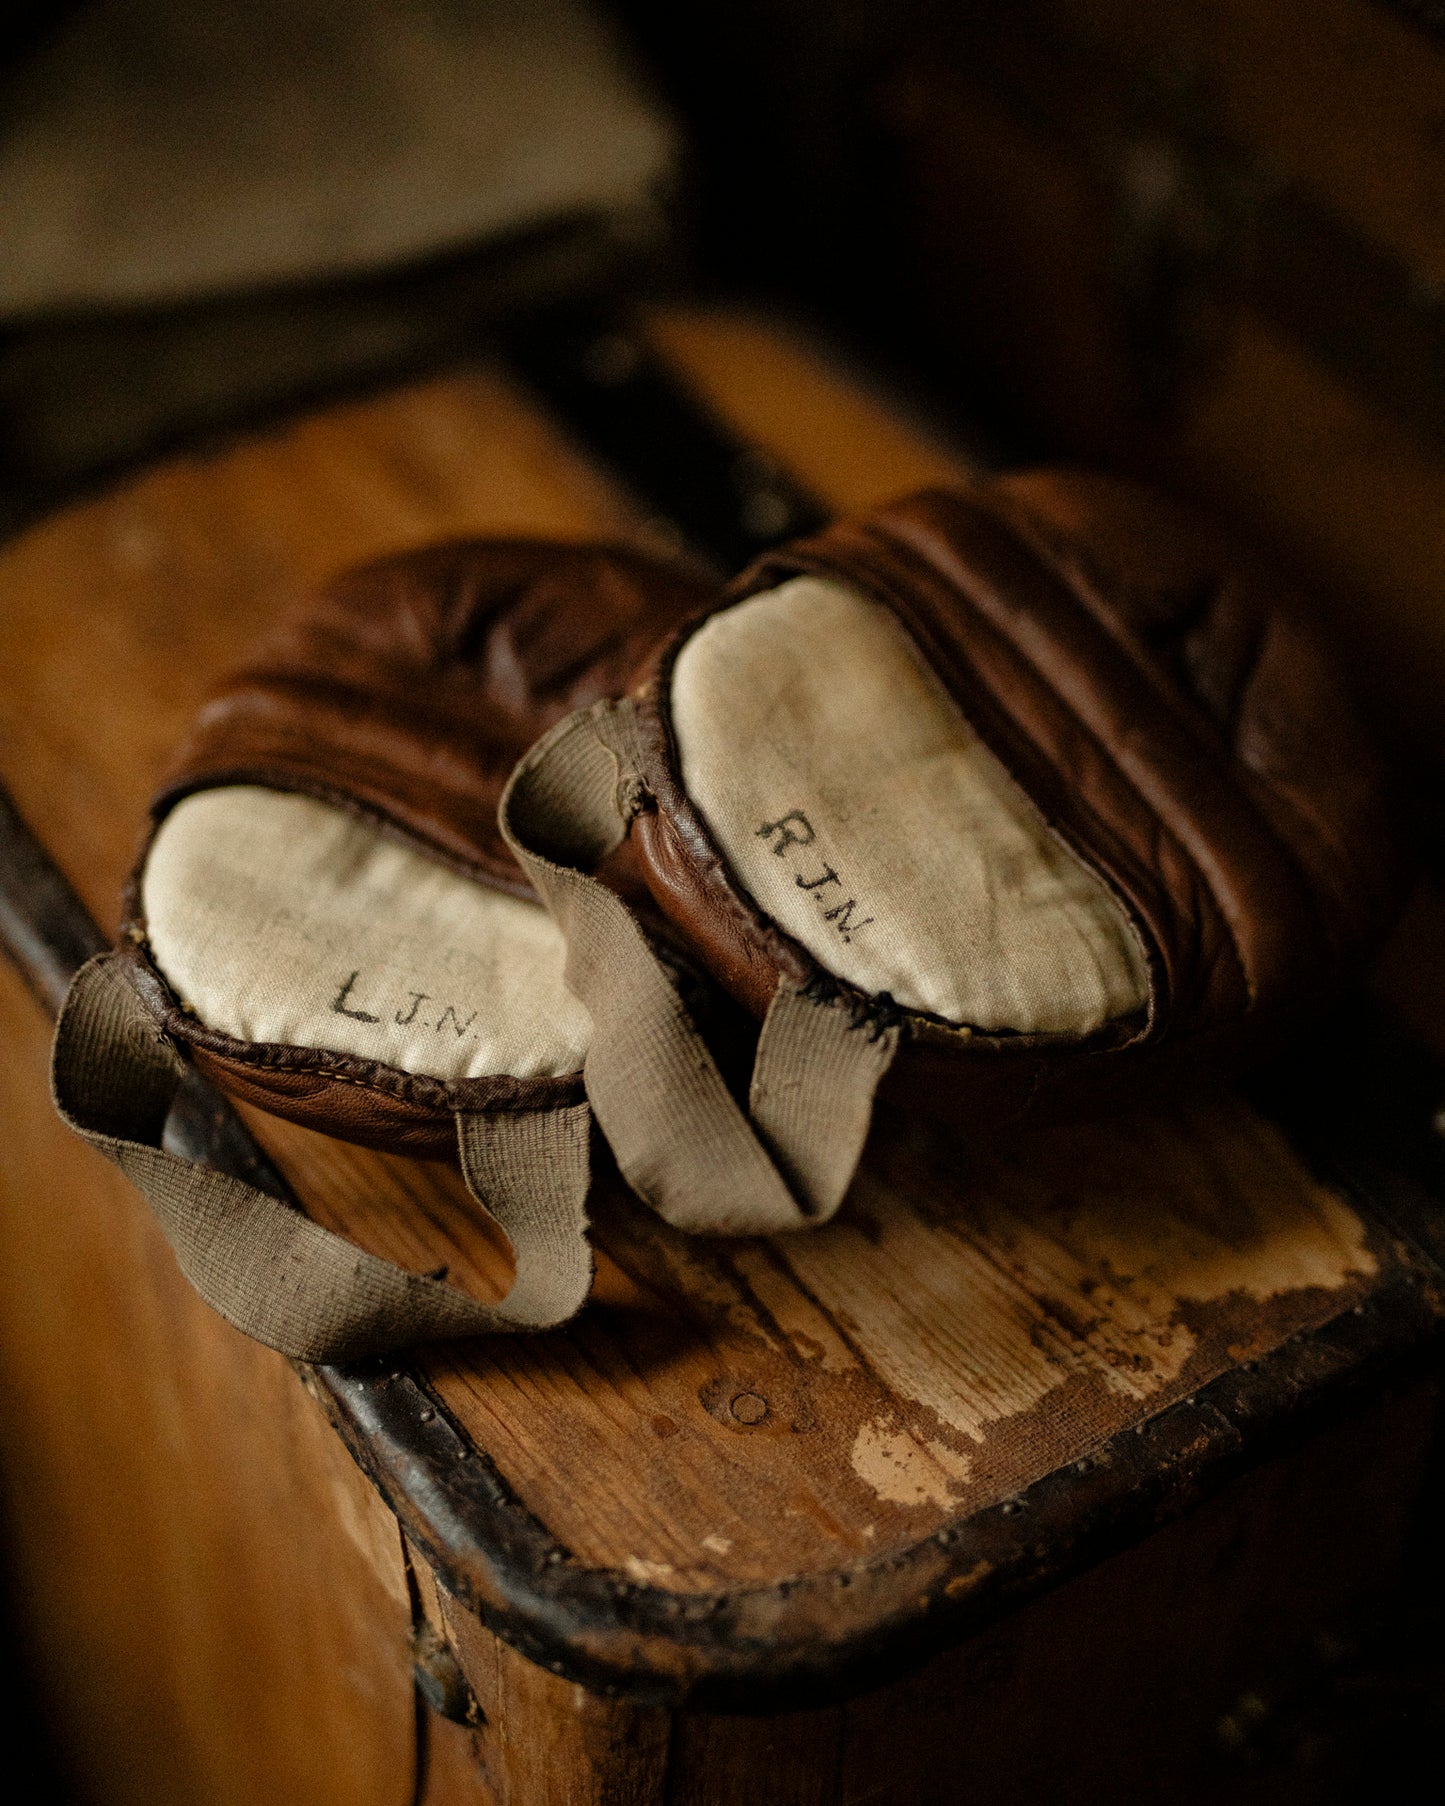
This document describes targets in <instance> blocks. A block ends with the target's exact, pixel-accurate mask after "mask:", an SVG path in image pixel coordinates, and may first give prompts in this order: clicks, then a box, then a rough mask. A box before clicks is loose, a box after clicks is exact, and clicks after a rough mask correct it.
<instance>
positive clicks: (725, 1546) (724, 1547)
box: [702, 1533, 733, 1555]
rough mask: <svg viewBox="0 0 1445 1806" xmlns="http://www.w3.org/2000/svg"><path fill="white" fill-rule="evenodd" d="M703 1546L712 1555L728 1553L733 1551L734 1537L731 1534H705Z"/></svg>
mask: <svg viewBox="0 0 1445 1806" xmlns="http://www.w3.org/2000/svg"><path fill="white" fill-rule="evenodd" d="M702 1546H703V1548H704V1549H706V1550H707V1552H708V1553H709V1554H710V1555H728V1554H730V1553H731V1552H732V1546H733V1539H732V1538H731V1537H730V1536H718V1535H717V1534H716V1533H714V1534H713V1535H712V1536H705V1537H704V1538H703V1539H702Z"/></svg>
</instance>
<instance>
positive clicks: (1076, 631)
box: [633, 471, 1407, 1120]
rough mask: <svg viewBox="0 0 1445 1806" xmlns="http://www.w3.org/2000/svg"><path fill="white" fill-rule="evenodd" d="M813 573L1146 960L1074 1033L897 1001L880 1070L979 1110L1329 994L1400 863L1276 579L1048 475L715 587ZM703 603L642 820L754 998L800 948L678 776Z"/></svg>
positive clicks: (650, 736) (659, 701) (641, 834)
mask: <svg viewBox="0 0 1445 1806" xmlns="http://www.w3.org/2000/svg"><path fill="white" fill-rule="evenodd" d="M804 572H811V573H816V574H822V575H830V576H833V577H836V578H839V579H841V580H843V581H845V582H847V583H849V584H851V585H852V586H854V587H855V588H857V589H859V590H861V591H863V592H864V593H866V594H868V595H870V596H872V597H873V598H874V599H876V600H877V601H879V602H881V603H882V604H884V605H885V606H887V607H888V608H890V609H891V610H892V611H893V612H894V613H895V614H896V615H897V617H898V618H899V620H900V621H901V622H902V624H903V625H904V627H905V628H906V629H907V630H908V632H909V633H910V634H911V635H912V637H913V639H914V640H915V642H916V643H917V644H918V646H919V647H920V648H921V650H922V651H923V653H924V654H925V656H926V657H927V658H928V660H929V662H930V663H931V664H932V665H933V667H934V668H935V669H936V670H937V672H938V673H939V675H940V676H941V678H942V679H943V681H944V683H945V684H946V685H947V686H948V688H949V690H950V691H951V693H952V694H953V695H954V697H955V698H956V700H957V701H958V703H959V705H960V707H961V708H962V710H963V713H964V714H965V716H966V717H967V718H968V720H969V721H970V722H971V724H972V725H973V727H974V728H975V729H976V730H977V732H978V733H979V734H980V735H981V736H982V738H983V739H984V741H985V743H986V744H987V745H988V746H989V747H990V748H991V750H992V751H993V752H994V753H995V755H996V756H997V757H998V758H999V759H1000V760H1001V762H1002V763H1003V765H1004V766H1005V767H1006V769H1007V770H1008V771H1009V772H1010V773H1011V774H1012V775H1013V776H1014V778H1015V779H1016V780H1017V781H1018V782H1019V783H1020V784H1021V785H1022V787H1023V788H1024V790H1025V791H1026V792H1027V793H1028V794H1029V795H1030V796H1031V797H1032V799H1033V800H1034V802H1035V803H1036V804H1037V805H1038V806H1039V807H1040V809H1041V810H1042V811H1043V813H1044V815H1045V816H1046V818H1047V819H1048V821H1049V822H1050V824H1051V825H1052V826H1053V828H1054V829H1055V831H1056V832H1057V833H1058V834H1059V835H1060V836H1061V837H1062V838H1063V839H1064V840H1065V841H1066V842H1067V843H1068V844H1069V845H1070V846H1071V847H1072V848H1073V849H1074V851H1075V852H1076V853H1077V854H1078V855H1079V856H1080V857H1081V858H1082V859H1083V860H1084V862H1085V863H1086V864H1087V865H1088V866H1089V867H1090V868H1092V869H1093V870H1094V871H1095V872H1097V873H1098V874H1099V876H1100V877H1101V878H1102V879H1103V880H1104V882H1105V883H1106V884H1107V885H1108V886H1109V888H1110V889H1111V890H1112V891H1113V893H1114V894H1115V895H1116V896H1117V897H1118V898H1119V900H1120V901H1121V903H1122V904H1123V906H1124V908H1125V909H1126V910H1127V912H1128V914H1129V916H1130V918H1131V919H1132V921H1133V922H1134V924H1135V926H1136V928H1137V930H1138V932H1139V934H1140V938H1141V940H1142V942H1143V945H1144V947H1145V950H1146V954H1147V957H1148V962H1149V971H1150V981H1151V993H1152V996H1151V1003H1150V1007H1149V1010H1148V1012H1147V1018H1146V1019H1142V1020H1138V1021H1135V1022H1130V1023H1121V1024H1114V1025H1111V1026H1110V1027H1109V1028H1107V1029H1105V1030H1104V1031H1102V1032H1101V1033H1099V1034H1097V1035H1094V1036H1091V1037H1089V1038H1088V1040H1087V1041H1084V1042H1080V1043H1075V1044H1073V1045H1072V1046H1060V1045H1059V1044H1058V1042H1057V1041H1056V1040H1050V1041H1048V1042H1044V1041H1042V1040H1040V1039H1037V1038H1034V1037H1029V1036H1022V1035H1020V1036H1013V1037H1008V1036H984V1035H974V1036H973V1037H971V1038H970V1039H968V1040H967V1041H963V1040H961V1039H960V1038H959V1037H957V1036H950V1034H949V1031H947V1030H946V1029H944V1028H941V1027H939V1026H938V1025H932V1024H928V1023H926V1022H924V1021H922V1020H920V1019H916V1018H915V1019H913V1020H912V1021H911V1023H910V1027H911V1030H912V1036H911V1040H912V1046H911V1048H909V1049H906V1050H905V1053H906V1055H907V1056H908V1057H904V1058H900V1061H899V1063H898V1064H897V1065H896V1066H895V1068H894V1071H893V1073H892V1074H891V1075H890V1078H889V1080H888V1081H887V1085H886V1091H888V1092H892V1093H893V1094H895V1095H902V1094H903V1093H905V1092H907V1093H909V1094H910V1095H914V1096H917V1095H918V1093H919V1091H920V1089H921V1090H923V1091H926V1092H933V1091H937V1092H939V1093H941V1094H944V1095H947V1096H948V1097H950V1098H951V1099H953V1100H957V1101H958V1102H959V1103H960V1106H961V1107H962V1106H963V1105H964V1104H965V1103H966V1098H965V1097H964V1093H966V1092H970V1091H973V1090H976V1091H977V1092H978V1097H979V1099H980V1100H986V1101H982V1102H981V1108H982V1109H983V1110H984V1112H985V1114H986V1115H987V1117H988V1118H989V1119H990V1120H996V1119H997V1117H998V1116H999V1115H1000V1114H1001V1113H1002V1114H1016V1113H1017V1110H1018V1109H1021V1108H1023V1107H1024V1106H1025V1105H1026V1104H1027V1103H1028V1102H1029V1101H1030V1100H1031V1099H1032V1097H1033V1096H1034V1094H1035V1092H1037V1091H1038V1090H1039V1089H1040V1088H1047V1087H1048V1086H1049V1085H1051V1084H1052V1083H1053V1082H1054V1080H1055V1079H1056V1078H1057V1077H1058V1076H1060V1075H1061V1074H1065V1073H1074V1072H1077V1073H1080V1074H1086V1071H1087V1069H1088V1068H1091V1067H1098V1066H1100V1065H1103V1066H1105V1067H1112V1066H1115V1065H1116V1064H1117V1061H1116V1060H1115V1058H1114V1056H1115V1055H1116V1054H1117V1053H1119V1052H1121V1051H1124V1050H1128V1049H1144V1048H1147V1049H1149V1050H1151V1052H1152V1051H1154V1050H1165V1049H1172V1048H1173V1047H1175V1046H1179V1045H1183V1044H1185V1043H1187V1044H1189V1045H1190V1046H1191V1047H1192V1048H1194V1049H1196V1050H1207V1051H1211V1052H1217V1053H1219V1054H1220V1055H1221V1056H1223V1057H1239V1056H1240V1055H1242V1054H1244V1053H1245V1052H1246V1051H1248V1049H1249V1048H1250V1047H1252V1046H1259V1045H1263V1044H1264V1042H1265V1040H1266V1038H1267V1037H1268V1036H1270V1035H1271V1034H1272V1033H1274V1032H1277V1031H1278V1029H1279V1028H1280V1026H1281V1024H1282V1023H1283V1022H1285V1021H1286V1020H1287V1019H1288V1018H1290V1017H1292V1016H1295V1015H1297V1014H1299V1013H1300V1012H1302V1011H1306V1010H1308V1009H1310V1008H1311V1007H1318V1006H1320V1005H1322V1004H1323V1003H1325V1002H1326V1001H1327V1000H1328V999H1329V997H1330V996H1331V995H1333V994H1334V993H1335V991H1336V990H1337V989H1338V987H1339V986H1340V984H1341V983H1342V982H1343V980H1344V979H1345V978H1346V976H1347V975H1348V973H1349V971H1350V970H1351V968H1352V966H1353V965H1354V964H1355V963H1356V962H1358V960H1359V959H1360V958H1361V957H1362V955H1363V953H1364V951H1365V950H1366V949H1367V947H1368V946H1369V944H1370V942H1371V940H1372V938H1373V937H1374V936H1375V935H1377V934H1378V933H1379V932H1380V930H1381V929H1382V928H1383V927H1384V926H1385V925H1386V924H1387V923H1388V921H1389V918H1390V915H1391V912H1392V910H1393V908H1394V906H1395V904H1396V902H1397V900H1398V898H1399V896H1400V893H1401V889H1402V885H1403V881H1404V877H1405V871H1406V864H1407V860H1406V855H1405V851H1404V849H1405V845H1406V838H1407V837H1406V834H1405V831H1404V827H1403V823H1402V808H1401V803H1400V796H1399V790H1398V786H1397V785H1396V784H1395V783H1394V782H1393V781H1392V779H1391V777H1390V775H1389V774H1388V773H1387V771H1386V767H1385V764H1384V761H1383V759H1382V757H1381V755H1380V754H1379V752H1378V751H1377V749H1376V748H1375V746H1374V745H1373V744H1372V742H1371V740H1370V737H1369V735H1368V733H1367V732H1366V730H1365V729H1364V727H1363V726H1362V724H1361V722H1360V720H1359V718H1358V716H1357V715H1356V713H1355V711H1354V709H1353V707H1352V705H1351V703H1350V701H1349V699H1348V698H1347V696H1346V694H1345V692H1344V689H1343V687H1342V685H1341V684H1340V682H1339V680H1338V678H1337V676H1336V675H1335V674H1334V673H1333V672H1332V670H1331V669H1330V667H1329V665H1328V663H1327V661H1326V659H1325V657H1324V655H1323V653H1322V652H1321V650H1320V648H1319V646H1318V645H1317V644H1316V642H1315V640H1314V638H1313V636H1312V635H1311V633H1310V631H1309V630H1308V628H1307V626H1306V624H1305V621H1304V619H1303V618H1302V613H1301V609H1300V607H1299V604H1298V601H1297V600H1296V599H1295V598H1293V597H1291V596H1290V595H1289V593H1288V590H1287V586H1286V585H1285V584H1284V582H1283V581H1282V580H1281V579H1280V578H1279V576H1278V575H1277V574H1276V573H1274V572H1273V571H1271V570H1270V569H1269V567H1268V566H1267V565H1266V564H1265V563H1263V562H1261V561H1260V560H1259V559H1258V558H1257V557H1255V556H1254V555H1253V554H1252V553H1251V552H1249V551H1247V550H1245V549H1242V548H1240V547H1238V546H1236V545H1235V544H1233V543H1232V542H1231V541H1230V540H1229V539H1228V538H1227V537H1225V536H1224V535H1222V534H1221V533H1220V532H1219V531H1218V530H1216V529H1215V528H1213V527H1212V526H1210V525H1209V524H1207V523H1206V522H1203V521H1201V520H1200V519H1198V518H1197V517H1196V516H1194V515H1193V514H1191V513H1189V512H1188V511H1186V510H1184V509H1182V508H1179V507H1176V506H1175V505H1174V504H1172V503H1169V502H1166V501H1165V500H1163V499H1162V498H1160V497H1158V496H1156V495H1153V494H1152V493H1149V492H1147V491H1145V490H1143V489H1140V488H1138V487H1136V486H1134V485H1132V484H1127V483H1124V482H1119V481H1115V480H1112V479H1108V478H1104V477H1097V476H1089V475H1083V474H1078V473H1072V472H1066V471H1045V472H1035V473H1027V474H1022V475H1014V476H1009V477H1004V478H1000V479H996V480H994V481H991V482H989V483H986V484H983V485H980V486H979V487H978V488H976V489H974V490H971V491H969V492H967V493H962V492H959V493H954V492H947V491H925V492H923V493H921V494H918V495H914V496H911V497H908V498H906V499H904V500H903V501H900V502H898V503H895V504H893V505H892V506H890V507H887V508H884V509H882V510H880V511H878V512H877V513H875V514H873V515H871V516H868V517H866V518H863V519H860V520H856V521H846V522H842V523H838V524H836V525H834V526H832V527H830V528H828V529H826V530H825V531H824V532H822V533H820V534H818V535H816V536H815V537H813V538H811V539H808V540H805V541H802V542H800V543H798V544H795V545H793V546H791V547H787V548H784V549H783V550H781V551H779V552H775V553H772V554H770V555H768V556H766V557H765V558H764V559H762V560H761V561H760V562H759V563H758V564H757V565H755V566H754V567H753V568H752V570H750V571H749V572H748V573H746V575H745V576H744V577H743V578H742V579H741V580H740V581H739V582H738V583H737V584H736V585H735V586H734V587H733V590H732V591H731V593H730V595H729V597H728V598H727V601H726V602H725V603H724V604H723V606H727V605H729V604H730V603H732V602H734V601H737V600H740V599H741V598H742V597H744V596H746V595H750V594H753V593H755V592H757V591H760V590H765V589H769V588H772V587H774V586H776V585H777V584H779V583H781V582H784V581H785V580H786V579H787V578H789V577H791V576H795V575H798V574H800V573H804ZM695 625H696V624H689V626H688V627H687V628H686V629H684V630H683V631H682V633H680V634H679V635H678V636H676V637H675V638H674V640H673V641H672V642H671V643H670V644H669V646H668V647H667V648H665V649H664V650H663V652H662V653H661V654H660V655H659V659H658V664H657V669H656V673H655V675H654V677H653V678H652V680H651V682H650V683H649V685H648V688H647V691H646V693H645V695H644V697H643V701H642V708H641V711H640V713H641V722H640V737H641V748H642V755H643V768H644V776H645V779H646V782H647V784H648V786H649V788H650V790H651V792H652V795H653V799H654V802H655V807H654V808H653V809H652V810H650V811H648V812H645V813H643V814H642V815H640V816H639V817H638V818H637V820H636V822H635V823H634V826H633V841H634V844H635V846H636V849H637V855H638V858H639V861H640V863H641V864H642V867H643V869H644V872H645V875H646V878H647V881H648V884H649V886H650V888H651V889H652V892H653V894H654V896H655V898H656V900H657V902H658V904H659V906H660V907H661V908H662V909H663V911H664V912H665V913H666V914H667V915H668V916H669V917H670V919H671V920H672V921H673V922H674V924H675V925H676V926H677V928H678V929H679V931H681V932H682V933H684V934H685V935H686V936H687V938H688V939H689V941H690V942H691V944H692V946H693V947H694V948H695V949H696V950H697V952H698V954H699V956H700V957H701V958H702V960H703V961H704V963H705V964H706V965H707V967H708V968H709V970H711V972H712V973H713V975H714V976H715V977H716V978H718V980H719V981H720V982H721V983H722V984H724V985H725V986H726V987H727V988H728V989H729V990H730V991H731V992H732V993H733V994H734V995H735V996H736V997H738V998H739V999H740V1001H742V1002H743V1003H744V1004H745V1005H746V1006H747V1007H748V1008H749V1009H750V1010H751V1011H752V1012H753V1013H754V1014H755V1015H760V1014H761V1013H762V1012H763V1010H765V1009H766V1006H767V1002H768V999H769V998H770V997H771V995H772V992H773V990H774V988H775V987H776V984H777V982H778V978H779V975H780V974H786V975H787V976H788V978H789V979H790V980H792V981H793V982H797V981H799V980H800V979H801V978H803V977H805V976H806V975H807V974H808V973H809V972H810V971H811V972H814V973H816V967H815V966H814V964H813V962H812V960H811V957H810V956H809V955H808V954H807V953H806V952H805V951H804V949H802V948H801V947H800V946H798V945H797V944H796V943H795V942H793V941H792V940H791V939H790V938H789V937H788V936H787V935H785V934H784V933H783V932H782V931H781V930H780V929H779V928H778V927H777V925H776V924H775V923H773V922H772V921H770V920H769V919H768V918H767V917H766V916H764V915H762V914H761V912H760V911H759V910H758V909H757V908H756V906H755V905H754V904H753V902H752V900H751V899H750V898H749V897H748V896H747V895H746V893H745V892H744V890H743V889H742V887H741V886H740V884H739V883H738V882H737V880H736V879H735V877H734V875H733V874H732V873H731V872H730V871H729V869H728V867H727V864H726V862H725V860H724V859H723V857H722V855H721V853H720V851H719V850H718V848H717V847H716V845H715V844H714V843H713V841H712V840H711V837H710V835H709V833H708V831H707V829H706V827H705V825H704V823H703V822H702V820H701V818H700V816H699V815H698V812H697V811H696V809H695V808H694V807H693V806H692V804H691V803H690V801H689V799H688V798H687V796H686V794H685V792H684V790H683V787H682V784H681V782H680V778H679V774H678V764H677V757H676V749H675V745H674V741H673V736H672V729H671V722H670V714H669V688H670V682H671V673H672V668H673V663H674V661H675V658H676V656H677V653H678V651H679V650H680V648H681V646H682V645H683V644H684V643H685V641H686V639H687V637H688V636H689V634H690V633H691V632H692V631H693V630H694V627H695ZM950 1042H951V1045H950ZM959 1060H964V1061H967V1062H969V1063H970V1065H971V1074H972V1076H971V1080H970V1085H969V1086H967V1087H961V1086H960V1084H959V1075H958V1062H959ZM925 1069H927V1076H926V1081H925V1082H924V1083H923V1084H922V1085H921V1087H920V1083H919V1081H920V1079H921V1078H924V1075H925ZM974 1081H977V1083H976V1084H975V1083H974ZM965 1113H967V1112H966V1110H965Z"/></svg>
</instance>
